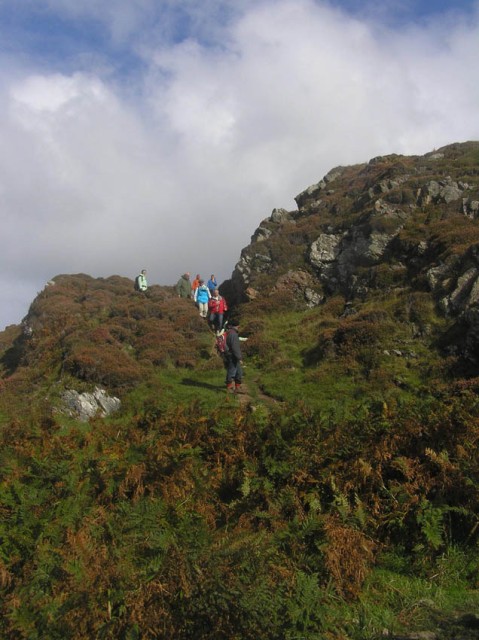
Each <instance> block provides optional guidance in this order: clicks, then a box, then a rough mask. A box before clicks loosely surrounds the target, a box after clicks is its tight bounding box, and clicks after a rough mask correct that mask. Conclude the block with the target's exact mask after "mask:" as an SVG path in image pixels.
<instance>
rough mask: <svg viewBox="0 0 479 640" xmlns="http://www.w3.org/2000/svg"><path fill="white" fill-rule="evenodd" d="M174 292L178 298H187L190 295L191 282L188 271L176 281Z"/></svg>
mask: <svg viewBox="0 0 479 640" xmlns="http://www.w3.org/2000/svg"><path fill="white" fill-rule="evenodd" d="M176 293H177V294H178V297H179V298H189V297H190V296H191V282H190V274H189V273H188V271H187V272H186V273H184V274H183V275H182V276H181V278H180V279H179V280H178V282H177V283H176Z"/></svg>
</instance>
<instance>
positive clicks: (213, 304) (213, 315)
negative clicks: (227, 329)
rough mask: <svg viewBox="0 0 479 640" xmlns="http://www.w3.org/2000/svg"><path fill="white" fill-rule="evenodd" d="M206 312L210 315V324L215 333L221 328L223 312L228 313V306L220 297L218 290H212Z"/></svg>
mask: <svg viewBox="0 0 479 640" xmlns="http://www.w3.org/2000/svg"><path fill="white" fill-rule="evenodd" d="M208 311H209V313H210V324H211V326H213V327H214V328H215V329H216V330H217V331H221V329H222V328H223V317H224V313H225V311H228V305H227V304H226V300H225V299H224V298H223V296H220V292H219V291H218V289H213V295H212V296H211V298H210V301H209V302H208Z"/></svg>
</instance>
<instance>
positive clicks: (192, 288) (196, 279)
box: [191, 273, 201, 300]
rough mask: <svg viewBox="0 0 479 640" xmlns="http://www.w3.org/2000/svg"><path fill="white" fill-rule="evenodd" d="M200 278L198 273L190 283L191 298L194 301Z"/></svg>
mask: <svg viewBox="0 0 479 640" xmlns="http://www.w3.org/2000/svg"><path fill="white" fill-rule="evenodd" d="M200 280H201V276H200V274H199V273H197V274H196V278H195V279H194V280H193V282H192V283H191V297H192V298H193V300H194V299H195V294H196V289H198V287H199V286H200Z"/></svg>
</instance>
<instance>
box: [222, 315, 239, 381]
mask: <svg viewBox="0 0 479 640" xmlns="http://www.w3.org/2000/svg"><path fill="white" fill-rule="evenodd" d="M238 328H239V323H238V322H235V321H232V320H231V321H230V325H229V329H228V333H227V334H226V350H225V367H226V391H234V392H235V393H239V391H240V389H241V383H242V381H243V369H242V368H241V365H242V363H243V356H242V354H241V345H240V339H239V335H238Z"/></svg>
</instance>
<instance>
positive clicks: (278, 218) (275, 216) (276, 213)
mask: <svg viewBox="0 0 479 640" xmlns="http://www.w3.org/2000/svg"><path fill="white" fill-rule="evenodd" d="M269 219H270V221H271V222H277V223H279V224H282V223H283V222H287V221H288V220H290V219H291V214H290V213H289V211H286V209H273V212H272V213H271V216H270V218H269Z"/></svg>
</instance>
